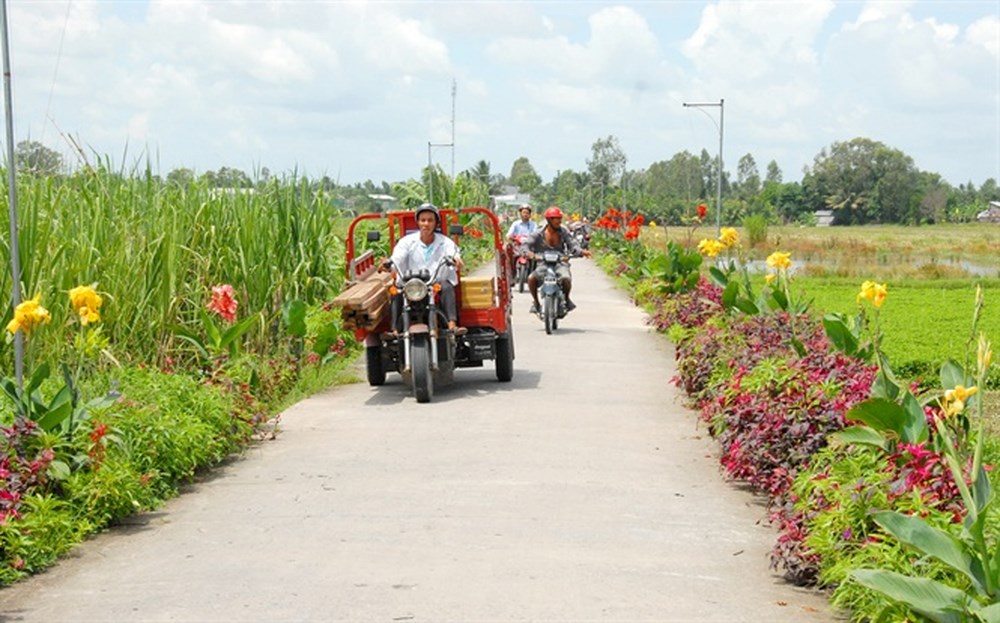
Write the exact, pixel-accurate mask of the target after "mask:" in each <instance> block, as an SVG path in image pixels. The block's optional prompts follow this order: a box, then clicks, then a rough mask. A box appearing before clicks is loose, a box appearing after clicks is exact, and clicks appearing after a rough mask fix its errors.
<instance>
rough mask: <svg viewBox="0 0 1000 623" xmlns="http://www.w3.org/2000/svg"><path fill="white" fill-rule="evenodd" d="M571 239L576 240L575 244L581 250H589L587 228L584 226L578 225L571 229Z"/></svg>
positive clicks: (588, 232)
mask: <svg viewBox="0 0 1000 623" xmlns="http://www.w3.org/2000/svg"><path fill="white" fill-rule="evenodd" d="M572 233H573V238H575V239H576V243H577V244H578V245H580V248H581V249H588V248H590V231H588V227H587V226H586V225H584V224H582V223H581V224H579V225H576V226H575V227H573V231H572Z"/></svg>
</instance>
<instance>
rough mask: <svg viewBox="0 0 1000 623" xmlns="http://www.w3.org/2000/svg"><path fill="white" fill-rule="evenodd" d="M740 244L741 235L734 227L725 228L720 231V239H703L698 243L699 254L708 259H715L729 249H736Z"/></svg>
mask: <svg viewBox="0 0 1000 623" xmlns="http://www.w3.org/2000/svg"><path fill="white" fill-rule="evenodd" d="M739 243H740V234H739V232H737V231H736V229H735V228H733V227H723V228H722V229H721V230H719V239H718V240H710V239H708V238H705V239H703V240H702V241H701V242H699V243H698V253H701V254H702V255H704V256H706V257H715V256H717V255H718V254H719V253H722V252H723V251H725V250H726V249H728V248H729V247H735V246H736V245H737V244H739Z"/></svg>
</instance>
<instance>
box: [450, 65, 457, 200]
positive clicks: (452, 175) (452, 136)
mask: <svg viewBox="0 0 1000 623" xmlns="http://www.w3.org/2000/svg"><path fill="white" fill-rule="evenodd" d="M457 91H458V86H457V85H456V83H455V79H454V78H452V79H451V179H452V181H454V180H455V94H456V92H457Z"/></svg>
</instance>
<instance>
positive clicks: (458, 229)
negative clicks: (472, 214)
mask: <svg viewBox="0 0 1000 623" xmlns="http://www.w3.org/2000/svg"><path fill="white" fill-rule="evenodd" d="M464 233H465V227H463V226H462V225H461V224H458V223H456V224H455V225H449V226H448V234H449V235H451V236H461V235H462V234H464Z"/></svg>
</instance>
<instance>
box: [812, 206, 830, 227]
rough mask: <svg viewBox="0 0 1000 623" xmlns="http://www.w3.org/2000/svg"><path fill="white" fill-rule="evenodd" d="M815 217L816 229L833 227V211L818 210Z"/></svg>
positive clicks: (814, 213)
mask: <svg viewBox="0 0 1000 623" xmlns="http://www.w3.org/2000/svg"><path fill="white" fill-rule="evenodd" d="M813 215H814V216H815V217H816V227H829V226H830V225H833V210H816V211H815V212H813Z"/></svg>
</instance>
